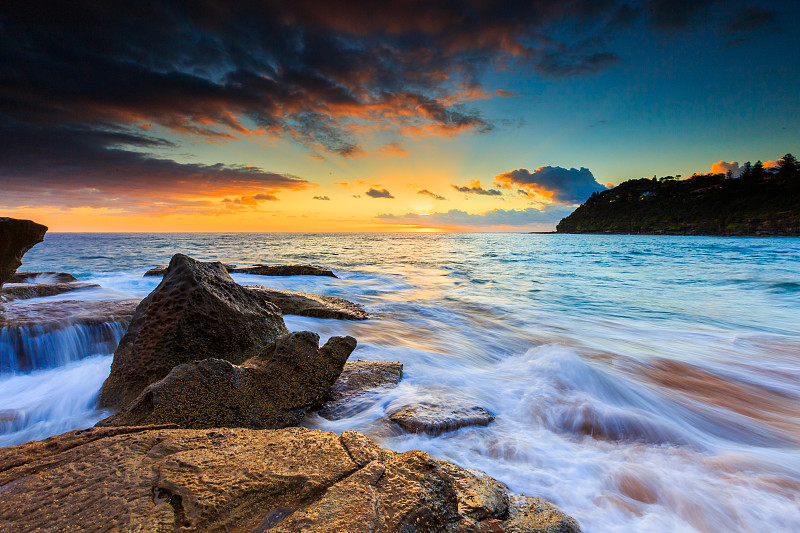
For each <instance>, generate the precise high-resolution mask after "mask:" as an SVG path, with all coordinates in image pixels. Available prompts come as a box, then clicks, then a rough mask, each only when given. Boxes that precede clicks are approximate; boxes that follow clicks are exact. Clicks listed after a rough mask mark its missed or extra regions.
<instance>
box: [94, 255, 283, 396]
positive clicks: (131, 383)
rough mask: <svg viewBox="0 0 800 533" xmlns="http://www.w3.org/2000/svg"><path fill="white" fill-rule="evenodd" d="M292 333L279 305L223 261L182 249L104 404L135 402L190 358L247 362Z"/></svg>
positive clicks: (131, 333) (120, 353)
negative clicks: (244, 281)
mask: <svg viewBox="0 0 800 533" xmlns="http://www.w3.org/2000/svg"><path fill="white" fill-rule="evenodd" d="M288 332H289V331H288V330H287V329H286V325H285V324H284V323H283V317H282V316H281V313H280V310H279V309H278V308H277V307H275V306H273V305H270V304H268V303H266V302H264V301H263V300H262V299H261V298H258V297H257V296H256V295H254V294H253V293H251V292H250V291H248V290H246V289H244V288H243V287H242V286H241V285H239V284H237V283H236V282H235V281H233V280H232V279H231V277H230V275H228V272H227V271H226V270H225V267H224V266H223V265H222V263H201V262H200V261H195V260H194V259H192V258H190V257H187V256H185V255H182V254H176V255H175V256H173V258H172V261H170V264H169V268H168V269H167V273H166V274H165V275H164V278H163V279H162V280H161V283H160V284H159V285H158V287H156V288H155V289H154V290H153V292H151V293H150V294H149V295H148V296H147V297H146V298H145V299H144V300H142V301H141V303H140V304H139V306H138V307H137V308H136V312H135V313H134V315H133V319H132V320H131V324H130V326H129V327H128V331H127V332H126V333H125V336H124V337H123V338H122V340H121V341H120V344H119V347H118V348H117V350H116V352H114V361H113V363H112V365H111V374H110V375H109V377H108V379H107V380H106V381H105V383H104V384H103V388H102V389H101V391H100V399H99V406H100V407H101V408H106V409H119V408H121V407H123V406H125V405H127V404H129V403H130V402H132V401H133V400H134V399H135V398H136V397H137V396H138V395H139V394H140V393H141V392H142V391H143V390H144V389H145V387H147V386H148V385H150V384H151V383H155V382H156V381H159V380H160V379H162V378H164V377H165V376H166V375H167V374H169V372H170V371H171V370H172V369H173V367H175V366H177V365H180V364H183V363H189V362H192V361H195V360H199V359H208V358H216V359H224V360H226V361H229V362H231V363H234V364H239V363H242V362H243V361H245V360H247V359H249V358H250V357H253V356H255V355H257V354H258V353H259V351H260V350H262V349H263V348H264V346H265V345H267V344H269V343H271V342H272V341H274V340H275V339H276V338H277V337H279V336H280V335H284V334H286V333H288Z"/></svg>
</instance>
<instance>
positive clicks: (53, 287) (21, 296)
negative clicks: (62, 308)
mask: <svg viewBox="0 0 800 533" xmlns="http://www.w3.org/2000/svg"><path fill="white" fill-rule="evenodd" d="M99 286H100V285H97V284H95V283H6V284H5V285H3V288H2V289H0V297H3V298H5V299H6V300H26V299H29V298H40V297H42V296H55V295H56V294H64V293H65V292H72V291H77V290H80V289H90V288H93V287H99Z"/></svg>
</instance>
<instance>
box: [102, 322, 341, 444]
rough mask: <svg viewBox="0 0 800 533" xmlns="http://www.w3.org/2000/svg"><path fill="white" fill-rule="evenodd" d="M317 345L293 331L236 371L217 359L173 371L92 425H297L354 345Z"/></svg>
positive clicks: (308, 336) (311, 336)
mask: <svg viewBox="0 0 800 533" xmlns="http://www.w3.org/2000/svg"><path fill="white" fill-rule="evenodd" d="M318 344H319V335H317V334H316V333H312V332H310V331H301V332H297V333H290V334H288V335H284V336H282V337H279V338H278V339H277V340H276V341H275V342H274V343H273V344H272V345H270V346H269V347H267V349H265V350H264V351H263V352H262V353H261V354H259V355H257V356H256V357H253V358H251V359H248V360H247V361H245V362H244V363H243V364H242V365H241V366H236V365H232V364H231V363H229V362H227V361H223V360H221V359H204V360H202V361H194V362H192V363H186V364H182V365H178V366H176V367H175V368H173V369H172V371H171V372H170V373H169V374H168V375H167V377H165V378H164V379H162V380H161V381H158V382H156V383H153V384H151V385H149V386H148V387H147V388H146V389H145V390H144V391H143V392H142V393H141V394H140V395H139V396H138V397H137V398H136V399H135V400H134V401H133V402H132V403H131V404H130V405H128V406H127V407H125V408H124V409H123V410H122V411H120V412H119V413H117V414H116V415H113V416H111V417H109V418H107V419H105V420H101V421H100V422H99V423H98V426H134V425H143V424H164V423H175V424H177V425H178V426H180V427H183V428H192V429H203V428H213V427H246V428H251V429H278V428H283V427H287V426H290V425H296V424H299V423H300V421H301V420H302V419H303V416H305V414H306V411H307V410H308V409H309V408H310V407H312V406H314V405H317V404H319V402H320V401H321V400H322V398H323V397H324V396H325V394H326V392H327V391H328V389H329V388H330V387H331V385H332V384H333V382H334V381H336V378H337V377H339V374H340V373H341V371H342V367H343V366H344V363H345V361H346V360H347V358H348V357H349V356H350V353H351V352H352V351H353V350H354V349H355V347H356V340H355V339H354V338H353V337H332V338H331V339H330V340H329V341H328V342H327V343H326V344H325V346H323V347H322V348H318Z"/></svg>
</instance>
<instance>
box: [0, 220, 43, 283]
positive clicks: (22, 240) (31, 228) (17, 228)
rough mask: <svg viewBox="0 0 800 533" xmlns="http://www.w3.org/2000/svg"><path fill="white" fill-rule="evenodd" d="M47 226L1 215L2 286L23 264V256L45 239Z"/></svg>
mask: <svg viewBox="0 0 800 533" xmlns="http://www.w3.org/2000/svg"><path fill="white" fill-rule="evenodd" d="M45 232H47V226H42V225H41V224H37V223H36V222H33V221H31V220H19V219H16V218H8V217H0V287H2V286H3V283H5V282H6V281H7V280H8V279H9V278H10V277H11V276H12V275H13V274H14V272H16V270H17V269H18V268H19V267H20V266H21V265H22V256H23V255H25V252H27V251H28V250H30V249H31V247H32V246H33V245H34V244H36V243H39V242H42V241H43V240H44V234H45Z"/></svg>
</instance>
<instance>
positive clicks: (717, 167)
mask: <svg viewBox="0 0 800 533" xmlns="http://www.w3.org/2000/svg"><path fill="white" fill-rule="evenodd" d="M729 170H730V171H731V172H732V173H733V175H734V176H736V175H738V174H739V172H740V169H739V163H738V162H736V161H731V162H730V163H729V162H727V161H719V162H718V163H714V164H712V165H711V172H712V173H714V174H727V173H728V171H729Z"/></svg>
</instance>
